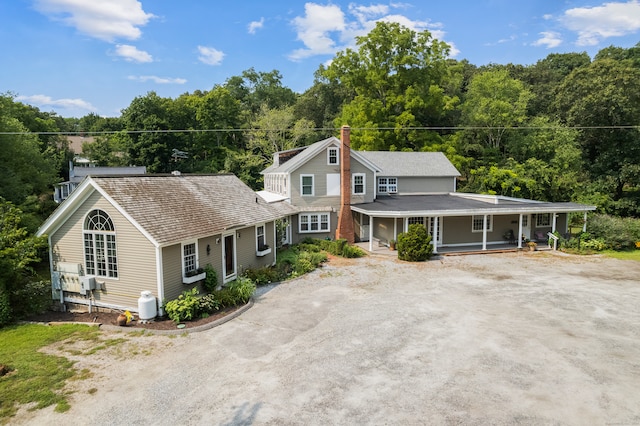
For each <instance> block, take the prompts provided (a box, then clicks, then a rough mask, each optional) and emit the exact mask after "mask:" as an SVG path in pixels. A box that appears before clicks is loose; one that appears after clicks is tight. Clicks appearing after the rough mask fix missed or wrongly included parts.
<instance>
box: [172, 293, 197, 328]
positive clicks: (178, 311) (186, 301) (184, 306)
mask: <svg viewBox="0 0 640 426" xmlns="http://www.w3.org/2000/svg"><path fill="white" fill-rule="evenodd" d="M197 296H198V289H197V288H195V287H194V288H192V289H191V290H185V291H183V292H182V294H181V295H180V296H178V298H177V299H174V300H171V301H169V302H167V303H166V304H165V306H164V309H165V311H166V312H167V316H168V317H169V318H170V319H171V320H173V321H175V322H182V321H189V320H192V319H194V318H196V317H197V315H198V308H199V307H200V301H199V299H198V297H197Z"/></svg>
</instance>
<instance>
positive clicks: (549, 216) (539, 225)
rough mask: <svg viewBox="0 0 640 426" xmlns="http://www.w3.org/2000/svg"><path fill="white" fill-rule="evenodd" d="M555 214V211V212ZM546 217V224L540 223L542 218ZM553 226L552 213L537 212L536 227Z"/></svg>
mask: <svg viewBox="0 0 640 426" xmlns="http://www.w3.org/2000/svg"><path fill="white" fill-rule="evenodd" d="M554 215H555V213H554ZM541 217H544V218H546V219H547V220H546V222H547V223H546V225H541V224H540V218H541ZM550 226H551V213H536V228H548V227H550Z"/></svg>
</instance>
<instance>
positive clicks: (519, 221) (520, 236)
mask: <svg viewBox="0 0 640 426" xmlns="http://www.w3.org/2000/svg"><path fill="white" fill-rule="evenodd" d="M517 238H518V248H519V249H521V248H522V213H520V218H519V220H518V236H517Z"/></svg>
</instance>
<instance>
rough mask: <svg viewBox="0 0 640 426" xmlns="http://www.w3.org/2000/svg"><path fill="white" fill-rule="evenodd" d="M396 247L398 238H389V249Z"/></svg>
mask: <svg viewBox="0 0 640 426" xmlns="http://www.w3.org/2000/svg"><path fill="white" fill-rule="evenodd" d="M395 249H396V240H394V239H391V240H389V250H395Z"/></svg>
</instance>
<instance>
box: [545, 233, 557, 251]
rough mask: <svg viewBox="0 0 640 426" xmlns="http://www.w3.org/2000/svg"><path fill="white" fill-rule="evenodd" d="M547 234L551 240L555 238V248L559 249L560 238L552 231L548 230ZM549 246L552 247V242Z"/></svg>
mask: <svg viewBox="0 0 640 426" xmlns="http://www.w3.org/2000/svg"><path fill="white" fill-rule="evenodd" d="M547 236H548V237H549V239H550V240H553V249H554V250H558V240H559V238H558V237H557V236H556V235H554V234H552V233H551V232H547ZM549 248H551V244H549Z"/></svg>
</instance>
